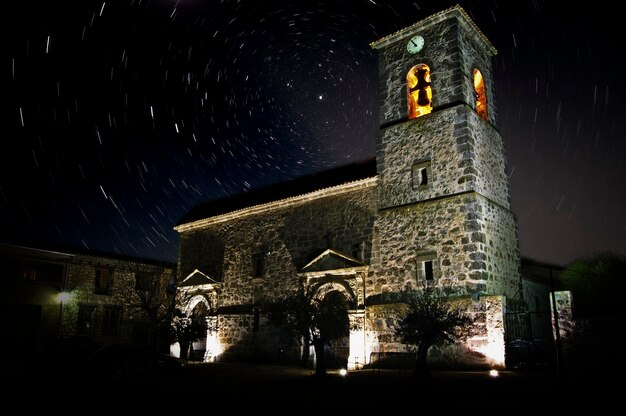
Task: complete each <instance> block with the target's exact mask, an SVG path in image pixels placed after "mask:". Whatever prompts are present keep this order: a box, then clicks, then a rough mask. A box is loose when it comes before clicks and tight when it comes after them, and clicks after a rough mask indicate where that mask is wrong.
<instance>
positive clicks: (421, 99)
mask: <svg viewBox="0 0 626 416" xmlns="http://www.w3.org/2000/svg"><path fill="white" fill-rule="evenodd" d="M417 105H419V106H420V107H426V106H427V105H430V99H429V98H428V92H427V91H426V89H421V90H419V92H418V93H417Z"/></svg>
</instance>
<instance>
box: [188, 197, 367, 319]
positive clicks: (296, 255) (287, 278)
mask: <svg viewBox="0 0 626 416" xmlns="http://www.w3.org/2000/svg"><path fill="white" fill-rule="evenodd" d="M376 199H377V195H376V187H375V186H370V187H368V188H365V189H359V190H356V191H352V192H349V193H343V194H340V195H334V196H329V197H325V198H319V199H313V200H310V201H305V202H303V203H302V204H299V205H297V206H295V207H294V206H288V207H285V208H277V209H275V210H272V211H270V212H265V213H260V214H255V215H251V216H244V217H242V218H237V219H234V220H232V221H227V222H219V223H215V224H212V225H209V226H207V227H206V228H202V229H196V230H193V231H188V232H184V233H182V234H181V258H182V259H183V262H185V264H182V266H181V267H182V268H183V269H185V270H188V269H192V270H193V269H194V268H196V267H197V266H196V264H202V263H203V262H204V261H205V260H204V259H205V258H206V257H212V253H210V252H205V251H203V250H202V248H206V247H208V245H205V244H200V245H197V242H199V241H203V240H205V239H217V240H218V241H219V242H218V243H215V244H214V246H221V245H223V246H224V247H225V249H224V256H223V259H222V262H223V264H224V279H223V291H222V293H221V296H220V306H222V307H230V306H236V305H244V304H250V305H251V304H253V303H258V302H260V301H261V300H262V299H261V298H266V299H273V298H276V297H280V296H282V295H284V294H286V293H288V291H289V290H292V289H293V288H294V287H295V285H296V283H297V276H296V274H297V273H298V272H299V271H300V270H301V269H302V267H303V266H304V265H306V264H307V263H308V262H309V261H310V260H312V259H313V258H314V257H315V256H317V255H318V254H321V253H322V251H323V250H325V249H326V248H328V247H329V245H330V246H331V247H332V248H333V249H335V250H338V251H340V252H343V253H346V254H349V255H356V256H359V255H360V252H361V248H360V247H361V245H362V243H363V244H364V250H363V254H364V255H365V258H364V259H363V260H364V261H365V263H369V262H370V256H371V241H372V232H373V224H374V217H375V215H376V210H377V204H376ZM260 252H263V253H266V257H265V269H266V273H265V276H264V277H263V278H261V279H254V284H253V277H254V276H253V274H254V271H253V264H252V258H253V256H254V255H255V253H260ZM183 253H184V254H183ZM268 253H269V254H268ZM198 268H199V269H200V271H203V270H202V269H201V268H200V267H198ZM253 286H257V287H258V290H257V291H260V293H259V294H257V296H256V297H258V299H255V296H253V290H252V289H253Z"/></svg>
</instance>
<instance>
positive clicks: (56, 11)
mask: <svg viewBox="0 0 626 416" xmlns="http://www.w3.org/2000/svg"><path fill="white" fill-rule="evenodd" d="M455 3H457V2H450V1H424V0H417V1H411V0H403V1H392V0H388V1H379V0H353V1H338V0H336V1H330V0H329V1H308V0H303V1H298V0H287V1H265V0H263V1H261V0H241V1H230V0H228V1H215V0H179V1H169V0H152V1H148V0H143V1H139V0H135V1H106V2H103V1H98V2H92V1H87V0H85V1H75V2H74V1H28V0H24V1H19V2H17V1H12V2H9V4H8V5H4V4H3V11H2V13H1V14H2V19H3V21H2V25H3V27H4V28H5V35H4V37H3V41H2V44H3V45H2V49H1V52H0V53H1V54H2V72H1V77H2V83H1V84H0V85H2V90H1V93H0V96H1V97H2V104H3V107H2V108H3V115H2V117H3V120H4V121H3V123H2V127H3V130H2V133H1V137H2V149H1V151H0V154H1V156H0V164H1V167H0V169H1V176H0V214H1V215H0V221H1V223H0V240H3V241H8V242H14V243H22V244H41V243H44V244H47V245H51V244H52V245H56V246H65V247H78V248H82V249H84V248H88V249H91V250H99V251H106V252H117V253H123V254H128V255H132V256H139V257H146V258H155V259H161V260H169V261H175V259H176V256H177V250H178V236H177V233H176V232H175V231H173V229H172V227H173V226H174V225H175V224H176V222H177V221H178V220H179V219H180V218H181V217H182V216H183V215H184V214H185V213H186V212H187V211H188V210H189V209H191V208H192V207H193V206H195V205H197V204H200V203H202V202H206V201H208V200H211V199H215V198H220V197H225V196H228V195H232V194H235V193H240V192H244V191H246V190H249V189H252V188H256V187H259V186H263V185H267V184H271V183H275V182H278V181H284V180H288V179H290V178H294V177H297V176H300V175H304V174H308V173H313V172H318V171H321V170H325V169H328V168H331V167H334V166H341V165H345V164H349V163H353V162H356V161H361V160H365V159H369V158H371V157H373V156H374V144H375V137H376V134H377V130H378V90H377V88H378V74H377V61H376V55H375V52H374V51H373V50H372V49H371V48H370V47H369V43H370V42H372V41H374V40H377V39H379V38H380V37H383V36H386V35H388V34H390V33H392V32H394V31H396V30H399V29H401V28H403V27H405V26H408V25H410V24H413V23H415V22H416V21H418V20H421V19H423V18H425V17H427V16H428V15H430V14H432V13H435V12H438V11H440V10H443V9H446V8H448V7H450V6H452V5H454V4H455ZM458 3H459V4H461V6H463V7H464V8H465V10H466V11H467V12H468V13H469V14H470V16H472V18H473V19H474V20H475V22H476V23H477V24H478V26H479V27H480V28H481V29H482V31H483V32H484V33H485V34H486V35H487V37H488V38H489V39H490V40H491V42H492V43H493V44H494V45H495V47H496V48H497V49H498V51H499V53H498V55H497V56H496V57H495V58H494V59H495V60H494V66H495V71H496V79H495V83H496V97H495V101H496V105H497V107H498V119H499V120H498V124H499V128H500V131H501V133H502V136H503V137H504V141H505V149H506V157H507V171H508V174H509V177H510V192H511V201H512V206H513V211H514V213H515V215H516V217H517V220H518V225H519V238H520V251H521V255H522V256H524V257H528V258H531V259H534V260H538V261H545V262H550V263H553V264H566V263H567V262H569V261H571V260H573V259H574V258H577V257H580V256H587V255H590V254H593V253H595V252H599V251H604V250H612V251H614V252H618V253H621V254H626V202H625V201H626V195H625V194H626V189H625V186H624V182H625V180H624V179H625V178H626V164H625V163H624V159H625V156H624V155H625V154H626V143H625V139H626V137H625V136H626V134H625V133H626V114H625V113H626V106H625V105H624V98H623V97H624V94H625V92H626V88H625V80H624V78H625V77H626V71H625V69H624V56H625V53H626V50H625V49H626V48H625V47H624V43H623V39H624V36H623V33H622V31H623V29H622V28H623V26H624V24H623V22H622V20H621V19H622V18H621V16H620V15H619V13H617V11H616V10H614V9H613V8H612V7H611V6H610V2H602V1H595V2H593V3H591V4H589V5H587V6H586V7H584V8H578V7H574V6H567V5H571V4H572V3H571V2H563V5H560V4H555V3H557V2H554V1H551V2H547V1H542V0H524V1H515V2H514V1H496V0H491V1H487V0H485V1H478V0H476V1H460V2H458ZM559 3H560V2H559ZM592 6H593V7H592ZM618 19H619V21H618Z"/></svg>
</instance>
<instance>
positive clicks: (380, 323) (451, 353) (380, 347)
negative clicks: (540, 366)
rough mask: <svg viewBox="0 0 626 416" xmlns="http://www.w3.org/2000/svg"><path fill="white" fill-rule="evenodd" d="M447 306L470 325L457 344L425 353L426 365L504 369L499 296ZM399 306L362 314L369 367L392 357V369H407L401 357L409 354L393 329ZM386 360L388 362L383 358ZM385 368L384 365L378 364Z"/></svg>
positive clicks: (402, 307)
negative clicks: (427, 357) (426, 355)
mask: <svg viewBox="0 0 626 416" xmlns="http://www.w3.org/2000/svg"><path fill="white" fill-rule="evenodd" d="M450 305H451V307H454V308H459V309H461V310H462V311H464V312H465V313H466V314H467V315H468V316H469V317H470V318H471V320H472V324H471V325H469V326H468V327H467V328H463V329H462V330H461V331H460V332H461V337H460V338H459V340H458V343H455V344H452V345H440V346H437V347H434V348H432V349H431V350H430V351H429V361H430V362H431V364H435V365H440V366H442V365H445V366H450V365H452V366H455V368H462V367H467V368H470V367H472V368H478V367H493V366H496V367H501V366H503V365H504V312H503V311H504V308H505V298H504V297H502V296H484V297H481V298H480V299H479V300H478V301H472V300H471V299H470V298H469V297H460V298H453V299H450ZM406 310H407V309H406V306H405V305H402V304H384V305H371V306H368V307H367V310H366V337H367V341H368V344H369V351H368V352H369V354H370V356H369V358H370V359H371V360H372V362H373V365H377V363H376V361H377V360H379V359H380V360H382V361H384V360H385V359H384V357H385V356H386V355H387V356H388V355H389V353H391V354H394V353H395V354H397V353H401V354H400V356H396V358H395V359H394V360H395V363H393V364H392V365H396V366H398V365H399V366H401V367H405V368H410V367H411V366H412V365H413V358H412V357H406V356H404V357H403V356H402V353H405V354H406V353H413V351H412V349H411V347H410V346H406V345H404V344H402V343H401V342H399V340H398V339H397V338H396V336H395V328H396V326H397V323H398V321H399V319H400V318H401V317H402V316H403V314H404V313H406ZM387 360H389V358H387ZM380 365H381V366H383V367H384V366H385V365H386V364H385V363H384V362H381V363H380Z"/></svg>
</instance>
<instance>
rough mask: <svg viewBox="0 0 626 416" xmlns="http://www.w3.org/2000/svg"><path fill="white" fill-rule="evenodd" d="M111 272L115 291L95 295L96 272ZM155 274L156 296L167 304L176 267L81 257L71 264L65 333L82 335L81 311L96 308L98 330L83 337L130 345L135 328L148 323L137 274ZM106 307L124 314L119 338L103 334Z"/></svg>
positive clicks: (112, 286) (118, 334) (64, 313)
mask: <svg viewBox="0 0 626 416" xmlns="http://www.w3.org/2000/svg"><path fill="white" fill-rule="evenodd" d="M98 267H104V268H107V269H108V270H109V271H110V273H111V278H112V283H111V291H110V294H108V295H103V294H96V293H94V288H95V286H94V285H95V274H96V268H98ZM139 271H142V272H149V273H153V274H154V277H155V279H156V281H157V286H156V290H155V292H154V296H156V297H157V298H158V299H160V300H161V301H162V302H163V303H165V302H166V299H165V298H166V296H167V295H166V287H167V285H168V283H169V282H170V281H173V280H174V278H175V276H174V274H175V268H174V267H163V266H155V265H153V264H148V263H140V262H134V261H125V260H115V259H110V258H105V257H95V256H77V257H75V258H74V259H73V260H72V262H71V263H69V264H68V272H67V273H68V276H67V291H69V292H70V293H71V294H72V299H71V300H70V301H69V302H67V304H66V305H65V306H64V311H63V326H62V333H63V334H64V335H78V334H79V333H78V329H77V323H78V311H79V308H80V306H81V305H87V306H94V307H95V311H94V320H93V324H94V326H93V327H92V329H91V330H90V331H88V332H87V333H85V334H83V335H88V336H90V337H92V338H94V339H96V340H98V341H100V342H101V343H103V344H109V343H114V342H129V341H131V340H132V332H133V325H134V324H135V323H142V322H147V321H148V318H147V316H146V312H145V309H143V308H142V307H140V306H139V305H140V301H139V298H138V297H137V292H136V291H135V273H136V272H139ZM105 307H114V308H119V309H120V311H121V316H120V323H119V332H118V333H117V334H115V335H103V334H102V328H101V325H102V316H103V311H104V308H105Z"/></svg>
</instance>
